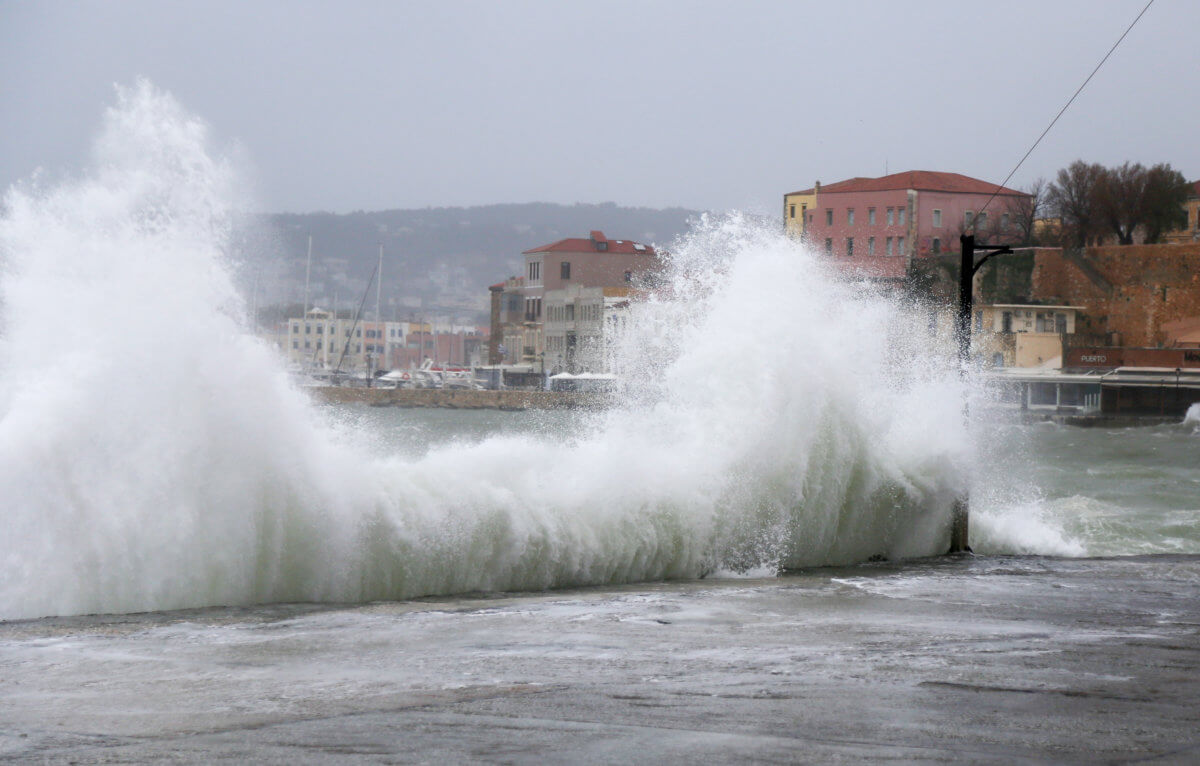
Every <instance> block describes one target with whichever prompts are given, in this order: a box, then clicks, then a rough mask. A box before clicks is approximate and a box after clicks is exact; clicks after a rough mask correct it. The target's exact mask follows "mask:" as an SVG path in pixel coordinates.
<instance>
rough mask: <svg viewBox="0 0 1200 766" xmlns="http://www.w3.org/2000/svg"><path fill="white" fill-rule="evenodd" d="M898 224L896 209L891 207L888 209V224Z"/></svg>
mask: <svg viewBox="0 0 1200 766" xmlns="http://www.w3.org/2000/svg"><path fill="white" fill-rule="evenodd" d="M895 224H896V209H895V208H891V207H889V208H888V210H887V225H888V226H894V225H895Z"/></svg>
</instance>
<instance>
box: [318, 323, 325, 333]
mask: <svg viewBox="0 0 1200 766" xmlns="http://www.w3.org/2000/svg"><path fill="white" fill-rule="evenodd" d="M324 334H325V325H323V324H319V325H317V335H324Z"/></svg>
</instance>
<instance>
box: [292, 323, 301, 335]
mask: <svg viewBox="0 0 1200 766" xmlns="http://www.w3.org/2000/svg"><path fill="white" fill-rule="evenodd" d="M299 332H300V323H299V322H297V323H296V324H294V325H292V333H293V334H298V333H299Z"/></svg>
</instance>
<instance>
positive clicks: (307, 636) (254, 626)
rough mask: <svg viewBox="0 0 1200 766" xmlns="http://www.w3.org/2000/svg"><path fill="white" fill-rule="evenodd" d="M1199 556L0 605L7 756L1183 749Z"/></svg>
mask: <svg viewBox="0 0 1200 766" xmlns="http://www.w3.org/2000/svg"><path fill="white" fill-rule="evenodd" d="M1198 722H1200V558H1198V557H1174V556H1160V557H1153V558H1130V559H1112V560H1064V559H1041V558H1023V557H993V558H982V557H965V558H960V559H944V560H934V561H928V562H917V563H908V564H878V565H868V566H863V567H854V568H847V569H834V570H817V571H813V572H809V573H802V574H799V575H795V576H788V577H782V578H771V579H744V580H738V579H730V580H704V581H697V582H686V583H667V584H656V585H645V586H629V587H614V588H602V589H586V590H577V591H560V592H554V593H541V594H529V595H516V596H480V597H471V598H458V599H443V600H423V601H415V602H399V603H377V604H369V605H357V606H318V605H284V606H263V607H245V608H229V609H205V610H194V611H185V612H160V613H153V614H144V615H128V616H119V617H82V618H57V619H44V620H35V621H25V622H11V623H6V624H0V761H4V760H8V761H38V762H42V761H46V762H73V763H94V762H101V761H103V762H130V761H136V762H142V761H151V760H166V759H172V760H177V761H184V762H211V761H215V760H219V759H229V760H237V761H249V760H255V761H265V762H279V763H284V762H287V763H295V762H321V763H329V762H334V763H336V762H362V761H364V760H365V761H368V762H381V763H391V762H402V763H410V762H413V763H419V762H452V763H461V762H489V763H513V762H516V763H573V764H579V763H634V762H651V761H654V762H667V763H682V762H690V763H695V762H711V763H733V762H745V761H748V760H752V761H760V762H780V763H792V762H801V763H806V762H811V763H838V762H854V763H860V762H863V761H882V760H900V761H905V762H956V763H962V762H966V763H997V764H1000V763H1003V764H1010V763H1019V762H1056V763H1064V762H1065V763H1095V762H1110V763H1111V762H1132V761H1150V762H1162V763H1194V762H1196V761H1197V760H1200V726H1198Z"/></svg>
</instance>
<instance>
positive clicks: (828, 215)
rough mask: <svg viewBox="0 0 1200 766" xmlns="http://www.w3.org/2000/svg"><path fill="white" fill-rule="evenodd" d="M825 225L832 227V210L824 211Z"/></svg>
mask: <svg viewBox="0 0 1200 766" xmlns="http://www.w3.org/2000/svg"><path fill="white" fill-rule="evenodd" d="M825 225H826V226H833V208H826V209H825Z"/></svg>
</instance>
